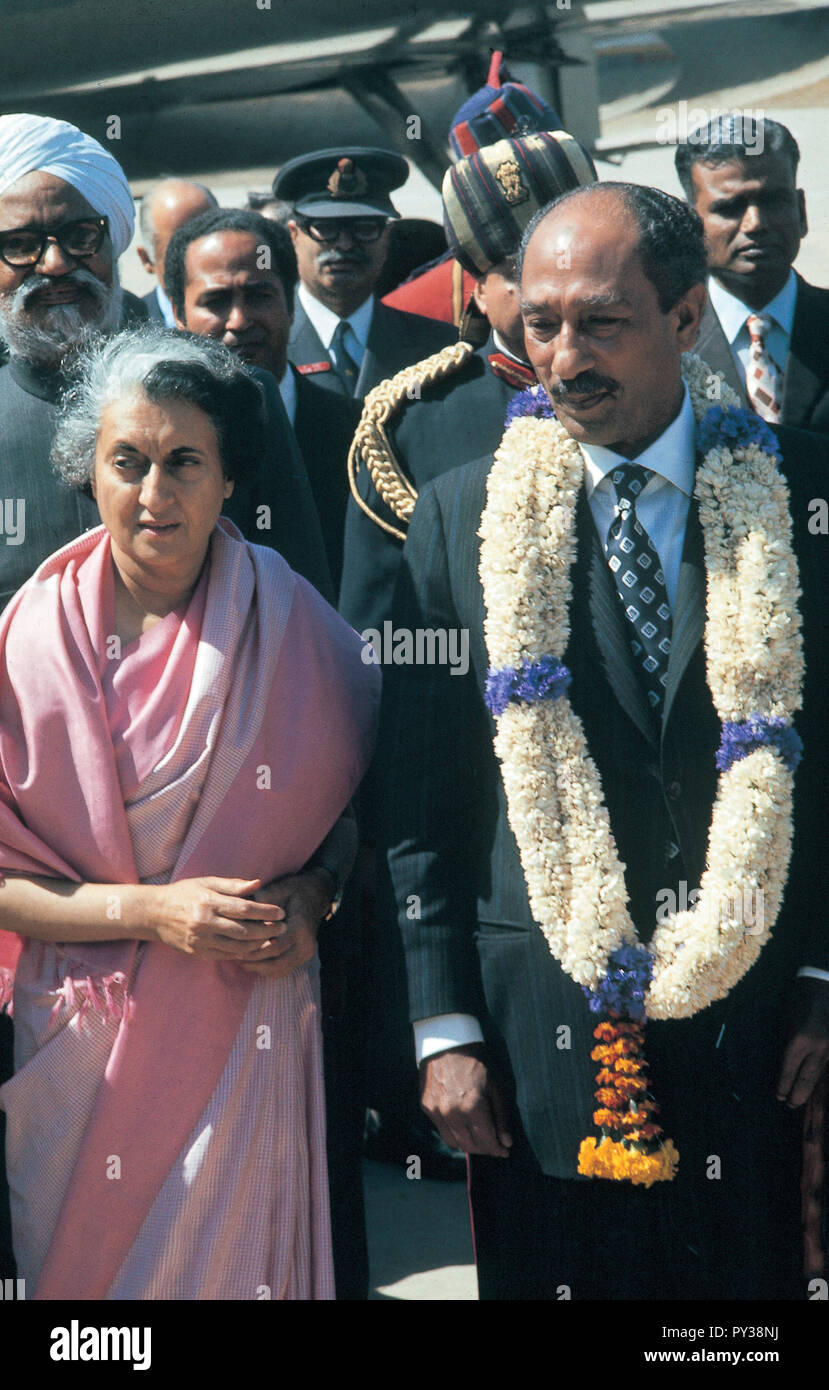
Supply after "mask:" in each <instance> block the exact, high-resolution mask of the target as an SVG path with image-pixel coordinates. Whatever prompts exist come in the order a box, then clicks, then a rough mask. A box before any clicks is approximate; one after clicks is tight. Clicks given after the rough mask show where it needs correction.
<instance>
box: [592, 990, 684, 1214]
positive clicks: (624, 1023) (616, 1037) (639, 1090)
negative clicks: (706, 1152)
mask: <svg viewBox="0 0 829 1390" xmlns="http://www.w3.org/2000/svg"><path fill="white" fill-rule="evenodd" d="M593 1037H594V1038H596V1040H597V1041H598V1043H599V1046H598V1047H594V1049H593V1051H592V1052H591V1054H590V1055H591V1057H592V1058H593V1061H594V1062H601V1064H602V1066H601V1069H600V1071H599V1073H598V1076H597V1077H596V1081H597V1083H598V1085H597V1090H596V1100H597V1102H598V1108H597V1109H596V1110H595V1111H594V1112H593V1123H594V1124H595V1125H597V1126H598V1128H599V1129H600V1130H601V1132H602V1133H601V1138H600V1139H599V1140H598V1141H597V1140H596V1139H583V1140H582V1143H581V1147H580V1149H579V1172H580V1173H582V1174H584V1175H585V1176H586V1177H591V1178H610V1179H613V1180H615V1181H624V1180H627V1181H628V1182H632V1183H636V1184H644V1186H645V1187H650V1185H651V1183H654V1182H670V1181H671V1180H672V1178H673V1177H674V1176H675V1174H676V1168H677V1164H678V1162H679V1154H678V1153H677V1151H676V1149H675V1147H674V1145H673V1143H672V1141H671V1140H670V1139H663V1137H662V1128H661V1126H660V1125H659V1124H658V1123H657V1122H656V1120H655V1118H654V1117H655V1116H656V1115H657V1114H658V1113H659V1106H658V1105H657V1103H656V1101H655V1100H654V1099H653V1096H652V1095H651V1094H650V1092H649V1091H648V1077H647V1068H648V1064H647V1062H646V1061H645V1054H644V1043H645V1025H644V1023H637V1022H635V1021H634V1020H632V1019H626V1018H620V1017H619V1016H618V1015H617V1014H611V1015H610V1017H609V1018H607V1019H603V1020H602V1022H601V1023H600V1024H599V1025H598V1027H597V1028H596V1029H595V1030H594V1032H593Z"/></svg>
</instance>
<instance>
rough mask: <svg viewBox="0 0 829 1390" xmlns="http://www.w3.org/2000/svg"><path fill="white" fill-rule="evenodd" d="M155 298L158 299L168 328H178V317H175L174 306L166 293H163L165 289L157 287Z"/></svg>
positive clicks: (157, 301)
mask: <svg viewBox="0 0 829 1390" xmlns="http://www.w3.org/2000/svg"><path fill="white" fill-rule="evenodd" d="M155 298H156V303H157V304H158V307H159V309H160V310H161V317H162V318H163V320H164V322H165V323H166V325H167V327H168V328H175V326H176V316H175V314H174V312H173V305H172V302H171V301H170V299H169V298H168V297H167V295H166V294H165V293H164V291H163V289H162V288H161V286H160V285H156V287H155Z"/></svg>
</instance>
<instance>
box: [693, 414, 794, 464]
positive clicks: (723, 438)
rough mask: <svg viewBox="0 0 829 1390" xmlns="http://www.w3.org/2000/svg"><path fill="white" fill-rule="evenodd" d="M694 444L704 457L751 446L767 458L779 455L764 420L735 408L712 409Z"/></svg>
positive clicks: (704, 418) (774, 440) (777, 445)
mask: <svg viewBox="0 0 829 1390" xmlns="http://www.w3.org/2000/svg"><path fill="white" fill-rule="evenodd" d="M697 443H698V445H699V448H700V449H701V450H702V452H703V453H704V454H707V453H708V450H709V449H717V448H720V449H722V448H725V449H731V450H734V449H746V448H748V446H749V445H751V444H756V445H757V447H758V449H764V450H765V451H766V453H769V454H777V455H779V453H780V445H779V444H778V442H777V438H776V436H775V434H774V433H773V432H772V430H770V429H769V427H768V425H767V424H766V422H765V420H761V419H760V416H759V415H755V414H754V413H753V412H752V411H750V410H743V409H742V407H741V406H736V405H730V406H728V407H727V408H726V409H725V410H724V409H723V407H722V406H721V405H712V407H711V409H710V410H709V411H708V413H707V414H706V415H705V416H704V417H703V419H702V420H701V421H700V423H699V427H698V430H697Z"/></svg>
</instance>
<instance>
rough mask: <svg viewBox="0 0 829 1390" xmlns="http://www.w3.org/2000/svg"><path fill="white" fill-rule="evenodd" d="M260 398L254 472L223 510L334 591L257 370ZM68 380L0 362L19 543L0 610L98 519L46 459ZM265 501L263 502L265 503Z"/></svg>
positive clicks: (304, 485)
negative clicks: (259, 458)
mask: <svg viewBox="0 0 829 1390" xmlns="http://www.w3.org/2000/svg"><path fill="white" fill-rule="evenodd" d="M255 375H256V377H257V379H258V381H259V384H260V386H261V388H262V391H263V394H264V397H265V409H266V415H267V422H268V423H267V429H268V435H267V444H266V452H265V458H264V461H263V463H262V465H261V467H260V468H259V469H258V470H257V472H256V474H255V475H253V476H251V477H249V478H247V479H244V480H240V481H238V482H237V484H236V487H235V489H234V492H233V495H232V496H231V497H230V498H229V500H228V501H227V502H226V503H225V506H224V511H225V513H226V515H228V516H230V517H231V519H232V520H233V521H235V522H236V525H237V526H238V527H239V529H240V531H241V532H242V534H243V535H244V536H245V538H246V539H247V540H250V541H253V542H254V543H255V544H258V545H267V546H272V547H273V549H275V550H278V551H279V552H280V554H282V555H284V557H285V559H286V560H287V561H288V564H289V565H291V566H292V568H293V569H295V570H297V572H298V573H299V574H302V575H303V576H304V577H305V578H306V579H308V580H310V582H311V583H312V584H314V585H315V586H316V588H318V589H319V591H320V593H321V594H323V596H324V597H325V598H327V599H329V601H330V600H331V599H332V598H333V591H332V587H331V579H330V575H329V572H328V562H327V559H326V555H325V547H324V544H323V539H322V532H321V530H320V525H319V520H318V517H317V512H316V507H315V505H314V498H313V494H312V492H311V485H310V483H309V481H308V475H307V473H306V471H305V465H304V463H303V461H302V457H301V455H300V452H299V448H298V446H297V442H296V439H295V437H294V433H293V430H292V429H291V427H290V425H289V423H288V417H287V416H286V414H285V407H284V406H283V404H282V398H281V396H280V395H279V391H278V389H277V385H276V382H275V380H274V378H273V377H272V376H271V374H270V372H265V371H259V370H255ZM64 386H65V379H64V378H63V376H62V375H61V374H60V373H57V372H47V371H39V370H36V369H35V368H32V367H30V366H29V365H28V364H27V363H25V362H22V361H21V360H20V359H19V358H12V359H11V361H10V362H8V363H7V364H6V365H5V366H4V367H0V470H2V477H3V488H4V492H5V496H6V497H8V498H11V499H14V500H15V504H16V506H17V508H18V513H19V509H20V506H21V504H22V505H23V507H24V513H23V514H24V517H25V531H24V534H23V540H22V543H20V544H12V545H9V544H8V542H6V543H5V544H3V543H2V542H0V609H2V608H3V607H4V606H5V604H6V603H7V602H8V600H9V599H10V598H11V596H12V594H13V593H14V592H15V590H16V589H19V587H20V585H21V584H23V583H24V582H25V580H27V579H28V578H29V576H30V575H31V574H33V573H34V571H35V570H36V569H37V567H38V565H39V564H40V563H41V562H42V561H43V560H45V559H46V557H47V556H48V555H51V554H52V553H53V551H55V550H58V549H59V548H60V547H61V546H62V545H66V544H67V543H68V542H69V541H71V540H74V539H75V537H76V536H79V535H81V534H82V533H83V531H85V530H88V529H89V528H90V527H92V526H97V525H99V523H100V517H99V515H98V508H97V507H96V506H95V503H94V501H93V500H92V498H90V497H86V496H85V495H84V494H83V493H82V492H79V491H78V490H77V489H75V488H70V487H68V486H67V484H66V483H64V482H62V481H61V479H60V478H59V477H58V475H57V474H56V473H55V472H54V470H53V468H52V466H51V463H50V462H49V454H50V450H51V448H52V440H53V438H54V432H55V416H56V413H57V408H58V403H59V401H60V397H61V394H62V392H63V389H64ZM263 509H265V510H263Z"/></svg>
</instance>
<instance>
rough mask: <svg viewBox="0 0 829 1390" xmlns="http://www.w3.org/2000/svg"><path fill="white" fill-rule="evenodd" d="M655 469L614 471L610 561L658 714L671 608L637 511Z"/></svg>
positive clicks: (640, 671) (632, 466)
mask: <svg viewBox="0 0 829 1390" xmlns="http://www.w3.org/2000/svg"><path fill="white" fill-rule="evenodd" d="M652 477H653V473H652V472H651V471H650V469H648V468H642V467H641V466H640V465H639V464H638V463H620V464H618V465H617V467H616V468H614V469H613V471H612V472H611V474H610V481H611V482H612V484H613V486H614V488H615V490H616V498H617V515H616V516H615V517H614V519H613V521H612V522H611V524H610V529H609V531H608V533H607V562H608V564H609V565H610V569H611V571H612V573H613V578H614V580H615V582H616V592H617V593H618V595H619V598H620V599H621V602H622V607H623V608H624V613H625V618H626V619H627V622H628V636H629V638H630V649H631V651H632V653H633V660H634V665H635V667H636V672H637V676H638V677H639V680H640V682H641V683H642V685H643V688H644V691H645V695H646V696H647V700H648V704H649V705H650V707H651V710H652V711H653V713H654V715H659V714H660V712H661V710H662V704H663V701H664V698H665V678H666V675H667V671H668V655H669V653H670V650H671V608H670V604H669V603H668V591H667V589H666V587H665V576H664V574H663V573H662V566H661V564H660V561H659V555H658V554H657V551H656V546H655V545H654V543H653V541H652V540H651V538H650V536H649V535H648V533H647V531H646V530H645V528H644V526H643V525H642V523H641V521H640V520H639V518H638V516H637V515H636V499H637V497H638V496H639V495H640V493H641V492H642V489H643V488H644V487H646V485H647V484H648V483H649V482H650V480H651V478H652Z"/></svg>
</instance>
